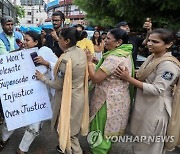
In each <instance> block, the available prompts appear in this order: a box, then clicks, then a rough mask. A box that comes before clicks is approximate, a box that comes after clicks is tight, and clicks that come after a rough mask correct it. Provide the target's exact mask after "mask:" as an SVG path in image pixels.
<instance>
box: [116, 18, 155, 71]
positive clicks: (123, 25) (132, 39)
mask: <svg viewBox="0 0 180 154" xmlns="http://www.w3.org/2000/svg"><path fill="white" fill-rule="evenodd" d="M143 27H144V28H145V29H146V30H147V33H148V31H150V30H151V27H152V24H151V22H150V21H147V22H145V23H144V25H143ZM116 28H120V29H123V30H125V31H126V32H127V33H128V34H129V40H128V42H129V43H131V44H132V45H133V53H132V57H133V61H134V66H135V68H136V61H137V55H138V51H139V48H141V47H142V43H144V44H145V43H146V42H143V40H144V39H143V38H140V37H138V36H136V35H132V34H131V33H130V27H129V25H128V23H127V22H126V21H121V22H119V23H118V24H117V25H116Z"/></svg>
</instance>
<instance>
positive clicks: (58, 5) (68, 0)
mask: <svg viewBox="0 0 180 154" xmlns="http://www.w3.org/2000/svg"><path fill="white" fill-rule="evenodd" d="M72 1H73V0H54V1H51V2H49V3H47V5H46V7H45V10H46V12H47V19H46V20H45V21H46V22H48V21H51V16H52V13H53V12H54V11H58V10H60V11H62V12H63V13H64V14H65V18H66V19H65V24H67V25H75V24H82V25H86V24H87V23H86V21H85V19H84V18H85V15H86V13H85V12H84V11H82V10H80V9H79V7H78V6H76V5H74V4H73V3H72Z"/></svg>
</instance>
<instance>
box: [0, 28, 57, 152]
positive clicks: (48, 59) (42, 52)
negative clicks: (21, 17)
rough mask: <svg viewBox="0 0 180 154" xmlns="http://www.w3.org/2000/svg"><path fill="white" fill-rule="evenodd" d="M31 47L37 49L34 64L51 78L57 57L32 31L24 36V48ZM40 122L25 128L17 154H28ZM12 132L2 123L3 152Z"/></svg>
mask: <svg viewBox="0 0 180 154" xmlns="http://www.w3.org/2000/svg"><path fill="white" fill-rule="evenodd" d="M33 47H38V48H39V50H38V51H37V54H38V57H37V58H36V62H38V63H41V64H42V66H39V67H38V69H40V71H41V72H42V73H43V74H45V76H46V77H48V78H52V73H51V69H50V68H52V67H53V66H54V64H55V62H56V61H57V57H56V56H55V54H54V53H53V52H52V50H51V49H50V48H48V47H41V41H40V36H39V35H38V34H37V33H36V32H34V31H28V32H26V33H25V36H24V48H25V49H30V48H33ZM43 65H44V66H43ZM41 125H42V122H41V121H40V122H36V123H33V124H30V125H28V126H27V129H26V131H25V133H24V136H23V138H22V140H21V143H20V145H19V148H18V150H17V152H16V153H17V154H25V153H26V152H28V150H29V147H30V145H31V143H32V142H33V141H34V139H35V138H36V136H38V135H39V132H40V129H41ZM13 132H14V130H13V131H8V130H7V126H6V124H5V123H4V124H3V128H2V140H1V141H0V150H3V148H4V145H5V144H6V141H8V139H9V138H10V136H11V135H12V134H13Z"/></svg>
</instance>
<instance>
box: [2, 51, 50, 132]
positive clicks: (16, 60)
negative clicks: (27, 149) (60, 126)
mask: <svg viewBox="0 0 180 154" xmlns="http://www.w3.org/2000/svg"><path fill="white" fill-rule="evenodd" d="M37 50H38V49H37V48H33V49H28V50H21V51H18V52H14V53H9V54H4V55H1V56H0V96H1V102H2V106H3V112H4V116H5V120H6V123H7V127H8V130H13V129H16V128H19V127H23V126H26V125H29V124H32V123H35V122H38V121H43V120H46V119H50V118H51V117H52V111H51V105H50V101H49V96H48V91H47V88H46V85H44V84H43V83H42V82H40V81H38V80H36V78H35V75H34V74H35V70H36V69H37V70H40V69H41V67H42V66H38V67H35V65H34V63H33V61H32V58H31V56H30V53H32V52H36V51H37Z"/></svg>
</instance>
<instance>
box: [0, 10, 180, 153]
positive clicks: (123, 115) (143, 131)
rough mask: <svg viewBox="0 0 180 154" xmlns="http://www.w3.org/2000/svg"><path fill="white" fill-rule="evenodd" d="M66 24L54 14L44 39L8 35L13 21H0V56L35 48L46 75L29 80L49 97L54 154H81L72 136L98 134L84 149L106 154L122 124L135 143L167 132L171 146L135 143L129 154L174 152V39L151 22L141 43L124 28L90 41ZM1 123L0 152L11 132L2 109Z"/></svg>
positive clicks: (177, 128)
mask: <svg viewBox="0 0 180 154" xmlns="http://www.w3.org/2000/svg"><path fill="white" fill-rule="evenodd" d="M64 20H65V16H64V14H63V13H62V12H61V11H56V12H54V13H53V14H52V24H53V27H54V28H53V29H51V30H49V32H47V31H45V30H42V32H41V34H37V33H36V32H34V31H28V32H26V33H25V34H21V33H19V32H16V31H14V20H13V18H11V17H9V16H4V17H2V18H1V25H2V29H3V32H2V33H0V55H2V54H10V53H11V52H16V51H18V50H21V49H30V48H33V47H38V52H37V54H38V57H37V58H36V59H35V62H37V63H40V64H41V65H42V67H44V71H43V72H42V71H40V70H37V71H36V72H35V75H36V78H37V80H39V81H40V82H43V83H44V84H45V85H46V86H47V89H48V91H49V97H50V100H51V102H52V110H53V117H52V119H51V123H52V127H53V128H54V129H55V130H58V136H59V145H58V146H57V151H58V152H59V153H68V154H82V153H83V150H82V149H81V146H80V143H79V140H78V136H79V135H80V134H82V135H88V133H89V134H90V133H91V132H100V133H99V135H100V138H101V139H102V142H101V143H100V144H98V145H96V146H93V145H92V143H89V144H90V147H91V152H92V153H93V154H107V153H109V152H110V150H111V147H112V142H111V140H108V139H109V138H110V137H111V136H123V135H124V134H125V133H126V128H127V125H128V122H129V123H130V130H131V132H132V134H133V135H134V136H139V137H140V136H146V137H148V136H166V135H171V133H172V132H173V135H174V138H175V140H174V142H172V143H166V145H165V143H164V142H149V141H148V140H143V141H142V142H135V143H133V152H134V154H163V153H165V151H166V149H168V150H172V149H173V148H174V147H175V146H177V145H180V138H179V132H180V122H179V121H177V116H178V115H179V114H178V112H179V111H180V105H178V103H177V102H180V98H179V96H180V92H179V91H178V90H179V89H180V63H179V61H178V60H177V59H176V58H175V57H174V56H172V54H171V48H172V47H173V48H174V49H176V50H178V45H179V44H175V43H174V38H175V35H174V33H173V32H172V31H170V30H168V29H164V28H157V29H152V22H151V19H150V18H147V20H146V21H145V23H144V25H143V28H145V29H146V31H147V32H146V37H145V38H144V39H143V38H141V37H139V36H135V35H132V34H131V31H130V27H129V25H128V23H127V22H126V21H121V22H119V23H118V24H117V25H116V26H115V27H114V28H112V29H110V30H108V31H107V32H100V31H98V30H95V31H94V33H93V36H92V38H91V39H88V38H87V36H88V34H87V32H86V30H85V29H84V26H83V25H81V24H77V25H75V26H74V27H65V28H63V22H64ZM144 51H147V54H146V56H147V59H146V61H145V62H144V63H143V64H142V65H141V67H140V68H139V70H135V69H134V68H136V65H137V63H136V62H137V55H138V54H139V52H144ZM174 55H175V52H174ZM52 74H53V75H52ZM174 87H176V89H175V88H174ZM50 89H54V90H55V94H51V92H50ZM88 93H89V94H90V93H91V95H89V96H91V98H90V97H89V98H88ZM174 96H176V97H174ZM0 105H1V103H0ZM131 110H132V112H130V111H131ZM1 117H2V118H1V123H3V128H2V139H1V140H0V151H2V150H3V148H4V146H5V145H6V143H7V141H8V140H9V138H10V136H11V135H12V133H13V132H14V131H8V130H7V126H6V121H5V120H3V110H2V107H1ZM64 117H66V118H65V119H64ZM170 117H171V118H170ZM42 124H43V122H37V123H35V124H31V125H29V126H27V129H26V131H25V133H24V136H23V138H22V140H21V143H20V145H19V147H18V149H17V151H16V153H17V154H25V153H26V152H28V150H29V147H30V145H31V143H32V142H33V140H34V139H35V137H36V136H38V135H39V133H40V128H41V127H42Z"/></svg>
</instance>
